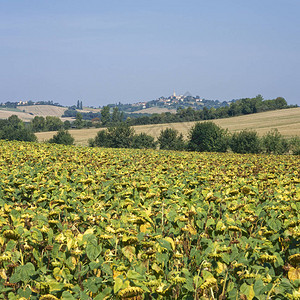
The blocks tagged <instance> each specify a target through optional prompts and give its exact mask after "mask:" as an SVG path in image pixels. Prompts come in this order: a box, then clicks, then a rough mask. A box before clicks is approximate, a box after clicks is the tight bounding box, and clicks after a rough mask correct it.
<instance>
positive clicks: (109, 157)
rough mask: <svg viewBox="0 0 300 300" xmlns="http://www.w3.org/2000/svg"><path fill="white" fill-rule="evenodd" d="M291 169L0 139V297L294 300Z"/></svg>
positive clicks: (295, 227)
mask: <svg viewBox="0 0 300 300" xmlns="http://www.w3.org/2000/svg"><path fill="white" fill-rule="evenodd" d="M299 165H300V157H299V156H272V155H269V156H267V155H237V154H232V153H227V154H223V153H196V152H192V153H188V152H172V151H155V150H132V149H101V148H83V147H70V146H61V145H49V144H39V143H25V142H6V141H0V176H1V182H0V294H1V295H2V296H1V297H2V298H9V299H20V297H24V298H25V299H29V298H30V299H57V298H58V299H59V298H61V299H96V300H98V299H249V300H251V299H259V300H260V299H261V300H262V299H275V298H274V297H275V295H276V299H299V287H300V280H299V279H300V275H299V274H300V251H299V248H300V241H299V236H300V227H299V225H300V213H299V211H300V173H299ZM297 297H298V298H297Z"/></svg>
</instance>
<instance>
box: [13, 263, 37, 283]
mask: <svg viewBox="0 0 300 300" xmlns="http://www.w3.org/2000/svg"><path fill="white" fill-rule="evenodd" d="M34 274H35V268H34V265H33V264H32V263H27V264H26V265H24V266H19V267H17V268H16V270H15V273H14V274H13V275H12V276H11V277H10V282H11V283H17V282H19V281H23V282H26V281H28V280H29V279H30V276H33V275H34Z"/></svg>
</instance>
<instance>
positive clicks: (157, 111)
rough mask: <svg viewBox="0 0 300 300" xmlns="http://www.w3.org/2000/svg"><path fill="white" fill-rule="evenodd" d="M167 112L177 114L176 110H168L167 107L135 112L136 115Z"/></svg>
mask: <svg viewBox="0 0 300 300" xmlns="http://www.w3.org/2000/svg"><path fill="white" fill-rule="evenodd" d="M165 112H170V113H176V109H168V108H165V107H149V108H145V109H141V110H137V111H133V112H132V113H134V114H161V113H165Z"/></svg>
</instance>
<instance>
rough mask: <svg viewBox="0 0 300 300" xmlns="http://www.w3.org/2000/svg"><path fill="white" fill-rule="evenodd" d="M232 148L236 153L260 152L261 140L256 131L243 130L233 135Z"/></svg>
mask: <svg viewBox="0 0 300 300" xmlns="http://www.w3.org/2000/svg"><path fill="white" fill-rule="evenodd" d="M230 148H231V149H232V151H233V152H236V153H259V152H261V141H260V138H259V136H258V135H257V132H256V131H247V130H243V131H241V132H238V133H234V134H233V135H232V137H231V140H230Z"/></svg>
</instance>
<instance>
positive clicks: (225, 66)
mask: <svg viewBox="0 0 300 300" xmlns="http://www.w3.org/2000/svg"><path fill="white" fill-rule="evenodd" d="M299 15H300V1H299V0H259V1H258V0H251V1H243V0H226V1H225V0H209V1H208V0H205V1H202V0H185V1H183V0H181V1H178V0H159V1H158V0H109V1H106V0H97V1H96V0H95V1H94V0H89V1H78V0H59V1H58V0H51V1H40V0H20V1H17V0H16V1H14V0H12V1H4V0H2V1H1V0H0V66H1V67H0V102H6V101H18V100H33V101H38V100H53V101H54V102H59V103H61V104H64V105H73V104H76V102H77V100H82V101H83V104H84V105H90V106H102V105H106V104H109V103H116V102H119V101H121V102H122V103H133V102H137V101H149V100H152V99H156V98H158V97H160V96H169V95H170V94H172V93H173V91H174V90H175V91H176V93H177V94H183V93H185V92H186V91H189V92H190V93H191V94H192V95H199V96H200V97H204V98H206V99H219V100H221V101H224V100H231V99H238V98H243V97H255V96H256V95H258V94H261V95H263V97H264V98H265V99H272V98H276V97H278V96H282V97H285V99H286V100H287V102H288V103H289V104H298V105H300V18H299Z"/></svg>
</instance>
